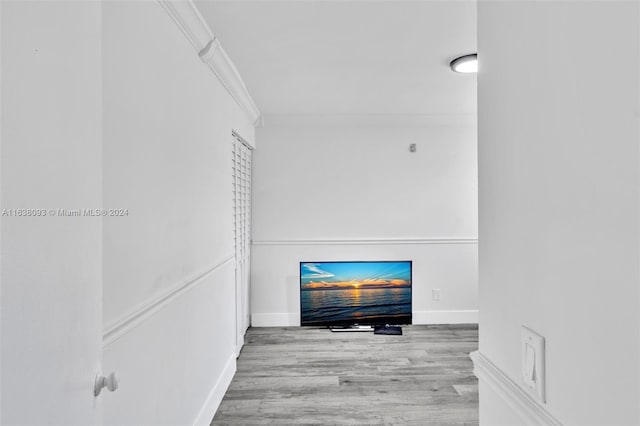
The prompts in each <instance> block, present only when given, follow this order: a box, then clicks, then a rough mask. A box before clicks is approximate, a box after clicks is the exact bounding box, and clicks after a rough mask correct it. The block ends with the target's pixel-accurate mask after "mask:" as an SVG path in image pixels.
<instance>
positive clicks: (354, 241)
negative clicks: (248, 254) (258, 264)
mask: <svg viewBox="0 0 640 426" xmlns="http://www.w3.org/2000/svg"><path fill="white" fill-rule="evenodd" d="M251 244H253V245H255V246H298V245H367V244H377V245H387V244H388V245H395V244H478V239H477V238H455V237H454V238H351V239H335V240H334V239H324V238H314V239H306V240H303V239H300V240H298V239H296V240H287V239H282V240H255V241H252V242H251Z"/></svg>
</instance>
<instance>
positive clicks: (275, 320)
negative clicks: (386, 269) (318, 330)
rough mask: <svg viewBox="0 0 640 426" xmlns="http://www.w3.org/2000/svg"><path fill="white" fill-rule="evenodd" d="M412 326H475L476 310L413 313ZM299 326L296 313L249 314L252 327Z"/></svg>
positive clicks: (298, 317)
mask: <svg viewBox="0 0 640 426" xmlns="http://www.w3.org/2000/svg"><path fill="white" fill-rule="evenodd" d="M413 323H414V324H477V323H478V311H477V310H464V311H463V310H458V311H414V312H413ZM299 325H300V314H298V313H289V312H282V313H268V314H264V313H261V314H251V326H252V327H295V326H299Z"/></svg>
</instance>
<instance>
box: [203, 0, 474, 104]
mask: <svg viewBox="0 0 640 426" xmlns="http://www.w3.org/2000/svg"><path fill="white" fill-rule="evenodd" d="M196 5H197V7H198V8H199V9H200V12H201V13H202V16H203V17H204V18H205V20H206V21H207V22H208V23H209V26H210V27H211V30H212V31H213V33H214V34H215V35H216V37H217V38H218V39H219V40H220V42H221V43H222V46H223V47H224V49H225V50H226V51H227V54H228V55H229V56H230V58H231V60H232V61H233V62H234V64H235V65H236V67H237V68H238V71H239V72H240V74H241V75H242V78H243V79H244V81H245V83H246V85H247V88H248V89H249V92H250V93H251V96H252V97H253V99H254V101H255V102H256V104H257V106H258V108H260V110H261V112H262V113H263V114H438V115H440V114H475V113H476V77H475V75H464V74H456V73H453V72H452V71H451V70H450V69H449V66H448V64H449V62H450V61H451V59H453V58H455V57H456V56H460V55H463V54H467V53H472V52H475V51H476V2H475V0H472V1H471V0H448V1H401V0H387V1H361V0H359V1H348V0H342V1H326V0H325V1H308V0H306V1H305V0H297V1H294V0H289V1H270V0H261V1H238V0H236V1H211V0H200V1H197V0H196Z"/></svg>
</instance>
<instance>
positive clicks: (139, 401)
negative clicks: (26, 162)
mask: <svg viewBox="0 0 640 426" xmlns="http://www.w3.org/2000/svg"><path fill="white" fill-rule="evenodd" d="M103 28H104V33H103V50H104V60H103V62H104V80H103V90H104V129H105V130H104V149H103V169H104V180H103V189H104V205H105V207H110V208H125V209H128V211H129V215H128V216H127V217H111V218H106V219H105V222H104V256H103V262H104V267H103V269H104V323H105V348H104V370H105V371H106V372H109V371H116V372H117V373H118V375H119V376H120V381H121V384H120V389H118V391H117V392H115V393H113V394H107V395H106V396H105V402H104V403H105V410H104V412H105V418H104V424H105V425H109V424H118V425H122V424H154V425H160V424H167V425H169V424H170V425H176V424H181V425H183V424H193V422H194V421H195V420H196V417H197V416H198V415H199V412H200V411H201V410H203V411H202V414H201V415H202V417H201V418H200V419H199V420H200V421H204V422H207V424H208V421H210V420H211V418H210V417H209V418H207V416H209V415H210V416H212V415H213V412H211V409H212V408H213V409H215V400H216V398H221V396H222V394H223V393H224V391H225V387H226V382H225V381H227V380H229V379H230V374H232V373H233V371H234V369H235V290H234V263H233V261H232V256H233V253H234V245H233V227H232V224H233V222H232V220H233V213H232V204H231V196H232V192H231V189H232V185H231V158H232V157H231V146H232V136H231V132H232V130H236V131H238V132H239V133H240V134H241V135H242V136H243V137H244V138H246V139H249V140H253V138H254V133H253V127H252V126H251V125H250V123H249V121H248V119H247V118H245V116H244V115H243V113H242V111H241V109H240V107H239V106H238V105H237V104H236V102H235V101H234V100H233V98H232V97H231V96H230V95H229V94H228V93H227V92H226V90H225V89H224V87H223V86H222V84H221V83H220V82H219V81H218V80H217V79H216V77H215V75H214V74H213V73H212V72H211V70H210V69H209V68H208V67H207V66H206V65H205V64H204V63H203V62H202V61H201V60H200V59H199V58H198V55H197V52H195V51H194V49H193V47H192V46H191V45H190V44H189V41H188V40H187V38H186V37H185V36H184V35H183V34H182V32H181V31H180V29H179V28H178V27H177V26H176V25H175V23H174V22H173V21H172V20H171V18H170V17H169V15H168V14H167V13H166V12H165V11H164V10H163V9H162V8H161V6H160V5H159V4H158V3H157V2H105V3H104V4H103ZM208 399H209V402H208ZM211 401H213V403H212V402H211Z"/></svg>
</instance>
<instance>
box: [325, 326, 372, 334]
mask: <svg viewBox="0 0 640 426" xmlns="http://www.w3.org/2000/svg"><path fill="white" fill-rule="evenodd" d="M329 330H331V332H332V333H336V332H344V331H373V326H372V325H344V326H343V325H330V326H329Z"/></svg>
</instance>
